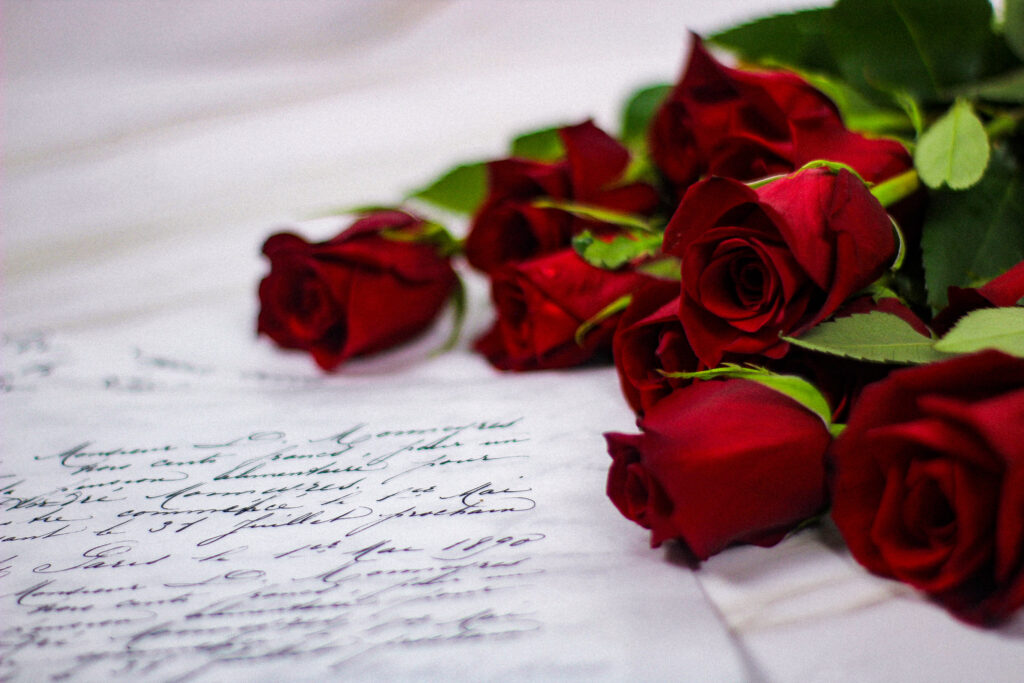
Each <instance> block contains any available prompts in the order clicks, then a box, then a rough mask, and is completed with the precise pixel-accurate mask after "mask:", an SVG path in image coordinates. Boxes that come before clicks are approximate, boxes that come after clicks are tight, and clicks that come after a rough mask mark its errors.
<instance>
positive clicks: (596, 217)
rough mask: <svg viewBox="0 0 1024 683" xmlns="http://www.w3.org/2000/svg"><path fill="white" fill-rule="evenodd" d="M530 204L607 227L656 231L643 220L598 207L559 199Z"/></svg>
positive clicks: (545, 199) (648, 222)
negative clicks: (606, 225) (563, 212)
mask: <svg viewBox="0 0 1024 683" xmlns="http://www.w3.org/2000/svg"><path fill="white" fill-rule="evenodd" d="M532 204H533V206H536V207H537V208H538V209H558V210H560V211H565V212H566V213H571V214H572V215H573V216H576V217H577V218H585V219H587V220H591V221H597V222H599V223H608V224H609V225H618V226H621V227H623V228H633V229H635V230H643V231H646V232H656V231H657V228H656V227H655V225H654V224H653V223H651V222H650V221H648V220H647V219H645V218H642V217H640V216H636V215H634V214H631V213H622V212H620V211H613V210H611V209H604V208H601V207H600V206H593V205H591V204H579V203H577V202H570V201H563V200H561V199H551V198H550V197H544V198H542V199H537V200H534V201H533V202H532Z"/></svg>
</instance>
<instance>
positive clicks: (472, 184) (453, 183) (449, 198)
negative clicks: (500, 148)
mask: <svg viewBox="0 0 1024 683" xmlns="http://www.w3.org/2000/svg"><path fill="white" fill-rule="evenodd" d="M486 196H487V162H483V161H480V162H473V163H467V164H460V165H458V166H455V167H454V168H451V169H449V170H448V171H446V172H445V173H443V174H442V175H441V176H440V177H439V178H438V179H437V180H435V181H433V182H432V183H430V184H429V185H427V186H425V187H422V188H420V189H418V190H414V191H413V192H412V193H410V194H409V198H410V199H419V200H420V201H424V202H427V203H428V204H433V205H434V206H437V207H439V208H442V209H445V210H447V211H451V212H453V213H457V214H466V215H469V214H472V213H474V212H475V211H476V210H477V208H479V206H480V204H481V203H482V202H483V200H484V197H486Z"/></svg>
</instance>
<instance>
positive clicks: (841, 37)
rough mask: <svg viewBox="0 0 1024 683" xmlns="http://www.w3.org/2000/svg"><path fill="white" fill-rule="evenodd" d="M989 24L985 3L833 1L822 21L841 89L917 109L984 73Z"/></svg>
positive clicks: (955, 0) (989, 10)
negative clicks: (893, 98) (882, 95)
mask: <svg viewBox="0 0 1024 683" xmlns="http://www.w3.org/2000/svg"><path fill="white" fill-rule="evenodd" d="M991 24H992V6H991V5H990V4H989V2H988V0H928V2H920V1H915V0H838V2H836V4H835V5H834V6H833V7H832V9H831V10H830V11H829V12H828V15H827V17H826V18H825V21H824V25H825V35H826V41H827V43H828V46H829V49H830V50H831V52H832V57H833V58H834V59H835V60H836V63H837V65H838V67H839V72H840V73H841V74H842V76H843V77H844V78H845V79H846V80H847V81H849V82H850V83H851V84H853V85H854V86H856V87H857V88H859V89H860V90H863V91H869V90H871V89H872V88H874V89H879V90H883V91H903V92H907V93H910V94H912V95H913V96H915V97H916V98H918V99H920V100H923V101H934V100H937V99H941V94H942V92H943V91H944V90H945V89H946V88H948V87H950V86H953V85H956V84H958V83H967V82H971V81H976V80H978V79H980V78H982V77H984V76H985V75H986V74H987V73H988V72H989V71H990V68H989V65H988V61H989V54H990V53H991V52H992V47H991V46H990V43H991V42H992V41H994V40H995V36H994V35H993V33H992V29H991Z"/></svg>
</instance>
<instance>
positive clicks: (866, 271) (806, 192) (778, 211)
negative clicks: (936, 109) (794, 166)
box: [663, 168, 897, 367]
mask: <svg viewBox="0 0 1024 683" xmlns="http://www.w3.org/2000/svg"><path fill="white" fill-rule="evenodd" d="M663 248H664V251H665V252H666V253H668V254H672V255H675V256H678V257H679V258H680V259H681V260H682V278H683V279H682V294H681V302H680V307H679V319H680V320H681V321H682V324H683V329H684V330H686V336H687V339H689V341H690V345H691V346H692V347H693V350H694V352H695V353H696V354H697V357H698V358H700V360H701V361H702V362H703V363H705V364H706V365H708V366H709V367H714V366H715V365H717V364H718V363H719V361H720V360H721V359H722V358H723V356H724V355H725V354H727V353H737V354H760V355H764V356H767V357H770V358H780V357H782V356H783V355H785V353H786V351H787V350H788V347H789V344H787V343H786V342H783V341H781V340H780V339H779V335H780V334H794V333H798V332H799V331H801V330H802V329H805V328H808V327H810V326H812V325H814V324H816V323H819V322H821V321H822V320H825V319H826V318H828V317H829V316H830V315H832V314H833V313H835V312H836V310H838V309H839V307H840V306H842V304H843V303H844V302H845V301H846V300H847V299H848V298H849V297H850V296H851V295H853V294H854V293H856V292H857V291H858V290H860V289H862V288H864V287H866V286H867V285H869V284H871V283H872V282H873V281H874V280H876V279H877V278H878V277H879V276H880V275H881V274H882V273H883V272H884V271H885V269H886V267H887V266H888V265H889V264H890V263H891V262H892V260H893V258H894V257H895V254H896V248H897V242H896V237H895V234H894V231H893V227H892V223H891V221H890V220H889V216H888V215H887V214H886V213H885V209H883V208H882V206H881V205H880V204H879V203H878V201H877V200H875V198H874V197H872V196H871V193H870V192H869V191H868V189H867V188H866V187H865V186H864V184H863V183H862V182H861V181H860V180H858V179H857V178H856V177H855V176H854V175H852V174H851V173H848V172H846V171H839V172H838V173H834V172H831V171H829V170H826V169H821V168H816V169H809V170H805V171H800V172H798V173H795V174H793V175H790V176H786V177H783V178H780V179H778V180H775V181H773V182H770V183H768V184H766V185H763V186H761V187H759V188H757V189H756V190H755V189H752V188H750V187H748V186H747V185H744V184H743V183H740V182H738V181H735V180H729V179H726V178H709V179H708V180H704V181H701V182H700V183H697V184H696V185H694V186H692V187H691V188H690V189H689V190H688V191H687V193H686V195H685V196H684V197H683V200H682V202H681V203H680V205H679V208H678V209H677V210H676V212H675V214H674V215H673V216H672V220H671V221H669V224H668V227H667V228H666V231H665V242H664V247H663Z"/></svg>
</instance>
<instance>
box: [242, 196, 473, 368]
mask: <svg viewBox="0 0 1024 683" xmlns="http://www.w3.org/2000/svg"><path fill="white" fill-rule="evenodd" d="M425 225H426V224H425V223H424V222H423V221H422V220H421V219H419V218H416V217H415V216H412V215H410V214H408V213H403V212H401V211H379V212H377V213H373V214H371V215H368V216H366V217H364V218H361V219H360V220H358V221H356V222H355V223H354V224H353V225H352V226H351V227H349V228H348V229H347V230H345V231H344V232H342V233H341V234H340V235H338V236H336V237H334V238H333V239H330V240H328V241H326V242H320V243H316V244H311V243H309V242H307V241H306V240H304V239H303V238H302V237H299V236H298V235H294V234H291V233H278V234H275V235H271V236H270V237H269V238H268V239H267V241H266V242H265V243H264V245H263V253H264V254H265V255H266V256H267V258H268V259H269V260H270V273H269V274H268V275H267V276H266V277H265V278H263V280H262V282H260V287H259V297H260V313H259V320H258V324H257V331H258V332H259V333H260V334H265V335H267V336H268V337H270V338H271V339H272V340H274V342H276V343H277V344H278V345H279V346H282V347H284V348H288V349H300V350H303V351H308V352H309V353H310V354H311V355H312V356H313V360H315V361H316V363H317V365H319V366H320V367H321V368H323V369H324V370H333V369H335V368H336V367H338V366H339V365H340V364H341V363H342V362H344V361H345V360H347V359H348V358H351V357H352V356H358V355H362V354H367V353H372V352H375V351H382V350H384V349H388V348H391V347H393V346H395V345H396V344H399V343H400V342H403V341H406V340H408V339H409V338H411V337H413V336H414V335H416V334H418V333H420V332H422V331H423V330H424V329H425V328H426V327H428V326H429V325H430V324H431V323H432V322H433V321H434V319H435V318H436V317H437V315H438V314H439V313H440V311H441V310H442V308H443V307H444V305H445V303H446V301H447V300H448V298H449V296H451V295H452V293H453V291H454V290H455V287H456V286H457V276H456V275H455V272H454V271H453V270H452V267H451V264H450V263H449V259H448V257H447V256H444V255H442V254H441V253H440V251H439V249H438V247H437V246H435V245H433V244H429V243H423V242H418V241H416V239H417V236H418V235H420V234H421V232H422V231H423V229H424V227H425Z"/></svg>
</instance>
